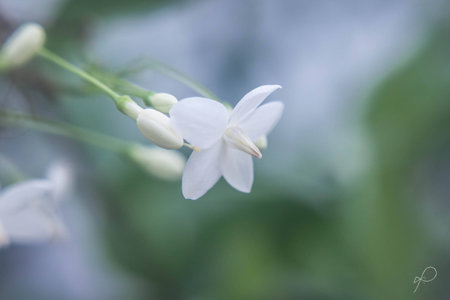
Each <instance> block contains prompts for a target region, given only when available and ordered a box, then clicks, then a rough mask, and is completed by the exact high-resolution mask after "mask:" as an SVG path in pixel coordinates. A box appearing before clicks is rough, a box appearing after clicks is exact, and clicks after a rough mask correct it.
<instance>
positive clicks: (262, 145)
mask: <svg viewBox="0 0 450 300" xmlns="http://www.w3.org/2000/svg"><path fill="white" fill-rule="evenodd" d="M255 145H256V147H258V149H259V150H261V151H262V150H266V148H267V137H266V136H265V135H264V136H262V137H260V138H259V139H257V140H256V141H255Z"/></svg>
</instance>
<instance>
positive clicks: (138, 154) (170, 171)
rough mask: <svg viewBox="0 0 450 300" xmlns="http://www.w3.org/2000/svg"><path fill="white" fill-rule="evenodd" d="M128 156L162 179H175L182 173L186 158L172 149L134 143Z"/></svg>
mask: <svg viewBox="0 0 450 300" xmlns="http://www.w3.org/2000/svg"><path fill="white" fill-rule="evenodd" d="M128 154H129V156H130V158H131V159H132V160H134V161H135V162H136V163H137V164H139V165H140V166H141V167H142V168H143V169H144V170H145V171H146V172H147V173H149V174H151V175H153V176H156V177H159V178H161V179H164V180H177V179H179V178H180V177H181V174H182V173H183V169H184V165H185V163H186V159H185V158H184V156H183V155H182V154H181V153H179V152H177V151H173V150H165V149H161V148H157V147H144V146H140V145H136V146H133V147H131V148H130V150H129V152H128Z"/></svg>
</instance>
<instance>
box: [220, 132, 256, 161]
mask: <svg viewBox="0 0 450 300" xmlns="http://www.w3.org/2000/svg"><path fill="white" fill-rule="evenodd" d="M223 137H224V139H225V141H226V142H228V144H230V145H232V146H233V147H234V148H236V149H239V150H241V151H244V152H246V153H248V154H250V155H253V156H254V157H257V158H261V157H262V154H261V152H260V151H259V149H258V147H256V145H255V144H254V143H253V142H252V140H251V139H250V137H249V136H248V135H247V134H245V132H244V131H242V129H241V128H239V127H236V126H233V127H228V128H227V129H226V130H225V134H224V136H223Z"/></svg>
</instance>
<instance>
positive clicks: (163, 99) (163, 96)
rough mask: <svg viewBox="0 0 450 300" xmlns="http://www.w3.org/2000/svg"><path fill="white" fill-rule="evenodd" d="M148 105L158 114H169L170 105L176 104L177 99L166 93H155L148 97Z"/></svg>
mask: <svg viewBox="0 0 450 300" xmlns="http://www.w3.org/2000/svg"><path fill="white" fill-rule="evenodd" d="M149 100H150V104H151V105H152V106H153V107H154V108H155V109H156V110H159V111H160V112H163V113H166V114H167V113H169V110H170V109H171V108H172V105H174V104H175V103H177V102H178V100H177V98H175V96H173V95H171V94H167V93H156V94H153V95H151V96H149Z"/></svg>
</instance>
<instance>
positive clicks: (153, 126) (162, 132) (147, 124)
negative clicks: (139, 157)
mask: <svg viewBox="0 0 450 300" xmlns="http://www.w3.org/2000/svg"><path fill="white" fill-rule="evenodd" d="M137 126H138V128H139V131H140V132H141V133H142V134H143V135H144V136H145V137H146V138H147V139H148V140H149V141H151V142H152V143H154V144H155V145H157V146H160V147H163V148H167V149H178V148H181V147H182V146H183V145H184V141H183V138H182V137H181V135H179V134H178V133H177V132H176V131H175V130H174V129H173V128H172V126H171V124H170V119H169V117H167V116H166V115H165V114H163V113H161V112H159V111H157V110H154V109H151V108H147V109H144V110H143V111H141V112H140V113H139V115H138V117H137Z"/></svg>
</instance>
